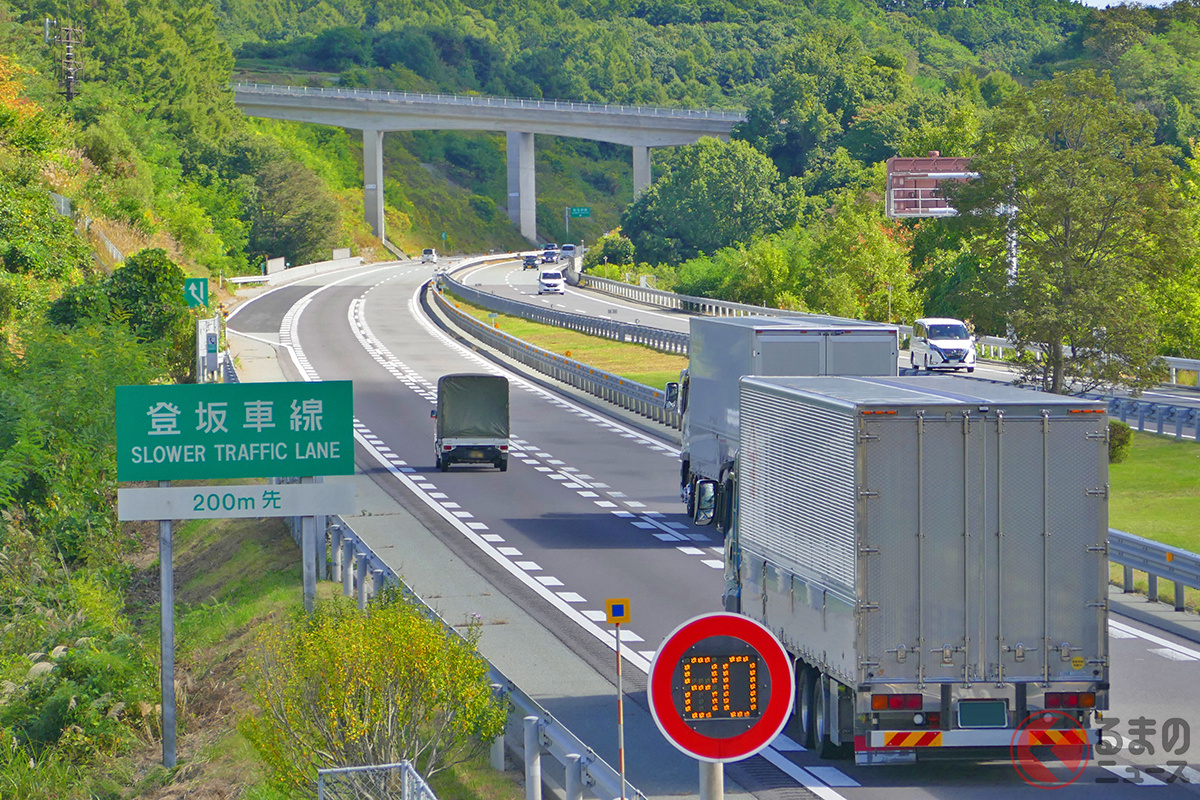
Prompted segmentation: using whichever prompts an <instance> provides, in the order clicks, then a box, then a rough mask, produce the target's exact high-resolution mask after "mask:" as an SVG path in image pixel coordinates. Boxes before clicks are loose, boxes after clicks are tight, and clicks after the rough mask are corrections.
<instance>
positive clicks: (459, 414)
mask: <svg viewBox="0 0 1200 800" xmlns="http://www.w3.org/2000/svg"><path fill="white" fill-rule="evenodd" d="M433 418H434V419H435V420H436V421H437V431H436V438H435V440H434V449H435V451H436V457H437V466H438V469H440V470H441V471H442V472H446V471H447V470H449V469H450V465H451V464H454V463H459V464H492V465H494V466H495V467H496V468H497V469H499V470H500V471H501V472H504V471H506V470H507V469H508V379H507V378H504V377H501V376H499V375H475V374H467V373H460V374H454V375H443V376H442V377H441V378H439V379H438V393H437V409H436V410H435V411H434V412H433Z"/></svg>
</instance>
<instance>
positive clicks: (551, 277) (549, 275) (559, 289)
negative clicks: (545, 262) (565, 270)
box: [538, 269, 567, 294]
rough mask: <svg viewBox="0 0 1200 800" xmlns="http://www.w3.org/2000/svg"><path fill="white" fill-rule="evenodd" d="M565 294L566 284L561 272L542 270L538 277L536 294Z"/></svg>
mask: <svg viewBox="0 0 1200 800" xmlns="http://www.w3.org/2000/svg"><path fill="white" fill-rule="evenodd" d="M547 292H549V293H551V294H566V293H567V282H566V280H564V279H563V274H562V271H561V270H557V269H544V270H542V272H541V274H540V275H538V294H545V293H547Z"/></svg>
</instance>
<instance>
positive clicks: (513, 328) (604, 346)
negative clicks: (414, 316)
mask: <svg viewBox="0 0 1200 800" xmlns="http://www.w3.org/2000/svg"><path fill="white" fill-rule="evenodd" d="M447 296H448V297H452V298H453V300H454V302H455V303H456V304H457V305H458V307H459V309H460V310H462V311H465V312H466V313H468V314H470V315H471V316H473V317H475V318H476V319H479V320H481V321H483V322H485V323H487V324H489V325H491V324H494V325H495V327H496V328H498V329H499V330H502V331H504V332H505V333H507V334H509V335H511V336H516V337H517V338H518V339H521V340H522V341H525V342H529V343H530V344H532V345H537V346H538V347H540V348H542V349H543V350H549V351H550V352H552V353H558V354H559V355H563V356H566V357H567V358H571V359H574V360H575V361H579V362H582V363H584V364H587V365H588V366H591V367H596V368H597V369H602V370H604V371H605V372H611V373H613V374H615V375H620V376H621V377H623V378H628V379H629V380H631V381H637V382H638V383H644V384H645V385H647V386H652V387H654V388H655V389H664V388H666V385H667V381H677V380H679V371H680V370H682V369H684V368H685V367H687V363H688V360H687V356H680V355H674V354H672V353H661V352H659V351H658V350H654V349H652V348H649V347H646V346H645V345H640V344H627V343H625V342H614V341H613V340H612V339H604V338H602V337H599V336H589V335H588V334H586V333H578V332H576V331H569V330H566V329H565V328H556V327H554V326H553V325H542V324H541V323H537V322H530V321H529V320H526V319H521V318H520V317H510V316H508V315H507V314H498V315H497V316H496V317H494V318H489V317H488V314H490V313H492V312H490V311H488V310H487V309H486V308H480V307H479V306H475V305H471V304H470V303H467V302H464V301H463V300H461V299H459V298H457V297H453V295H450V294H449V293H447Z"/></svg>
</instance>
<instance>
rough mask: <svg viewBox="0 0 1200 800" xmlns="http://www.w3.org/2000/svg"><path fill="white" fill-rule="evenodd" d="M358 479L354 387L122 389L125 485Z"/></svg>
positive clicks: (120, 447)
mask: <svg viewBox="0 0 1200 800" xmlns="http://www.w3.org/2000/svg"><path fill="white" fill-rule="evenodd" d="M353 472H354V391H353V384H352V383H351V382H350V381H325V382H314V383H234V384H194V385H181V386H175V385H167V386H118V387H117V480H120V481H171V480H205V479H210V478H268V477H291V476H303V475H350V474H353Z"/></svg>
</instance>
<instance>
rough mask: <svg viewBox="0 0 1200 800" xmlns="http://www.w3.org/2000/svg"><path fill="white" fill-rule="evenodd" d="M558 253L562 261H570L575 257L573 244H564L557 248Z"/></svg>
mask: <svg viewBox="0 0 1200 800" xmlns="http://www.w3.org/2000/svg"><path fill="white" fill-rule="evenodd" d="M558 255H559V257H560V258H561V259H562V260H563V261H570V260H571V259H572V258H574V257H575V245H573V244H564V245H563V246H562V247H560V248H559V250H558Z"/></svg>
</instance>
